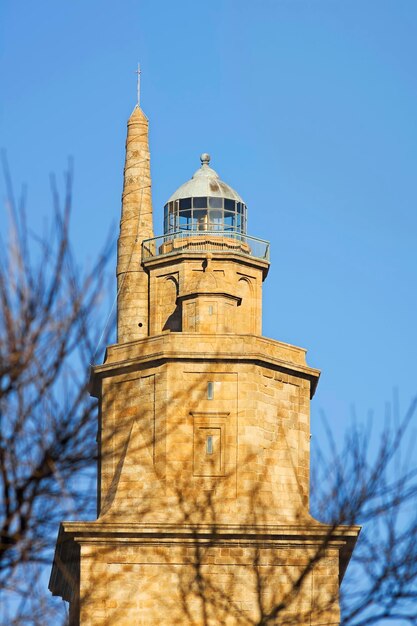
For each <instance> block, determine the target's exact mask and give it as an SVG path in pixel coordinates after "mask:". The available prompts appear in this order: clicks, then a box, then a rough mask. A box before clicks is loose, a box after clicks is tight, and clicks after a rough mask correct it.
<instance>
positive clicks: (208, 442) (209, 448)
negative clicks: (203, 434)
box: [206, 435, 213, 454]
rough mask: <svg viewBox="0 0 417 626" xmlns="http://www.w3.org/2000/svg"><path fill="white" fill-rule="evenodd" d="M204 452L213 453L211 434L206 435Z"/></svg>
mask: <svg viewBox="0 0 417 626" xmlns="http://www.w3.org/2000/svg"><path fill="white" fill-rule="evenodd" d="M206 454H213V435H208V436H207V439H206Z"/></svg>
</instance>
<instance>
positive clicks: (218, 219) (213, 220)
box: [210, 209, 223, 230]
mask: <svg viewBox="0 0 417 626" xmlns="http://www.w3.org/2000/svg"><path fill="white" fill-rule="evenodd" d="M210 230H223V211H222V210H218V209H217V210H216V209H211V210H210Z"/></svg>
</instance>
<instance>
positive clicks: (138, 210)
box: [117, 105, 153, 343]
mask: <svg viewBox="0 0 417 626" xmlns="http://www.w3.org/2000/svg"><path fill="white" fill-rule="evenodd" d="M150 237H153V225H152V195H151V172H150V155H149V141H148V119H147V117H146V115H145V114H144V113H143V111H142V109H141V108H140V107H139V106H138V105H136V106H135V108H134V110H133V113H132V115H131V116H130V118H129V120H128V123H127V138H126V160H125V169H124V184H123V196H122V216H121V221H120V236H119V242H118V249H117V252H118V255H117V288H118V301H117V341H118V343H124V342H126V341H134V340H135V339H140V338H141V337H146V336H147V334H148V276H147V274H146V273H145V272H144V270H143V268H142V266H141V245H142V241H143V240H144V239H149V238H150Z"/></svg>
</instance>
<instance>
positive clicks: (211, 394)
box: [207, 382, 214, 400]
mask: <svg viewBox="0 0 417 626" xmlns="http://www.w3.org/2000/svg"><path fill="white" fill-rule="evenodd" d="M213 397H214V383H212V382H209V383H207V400H213Z"/></svg>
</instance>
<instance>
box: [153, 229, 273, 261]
mask: <svg viewBox="0 0 417 626" xmlns="http://www.w3.org/2000/svg"><path fill="white" fill-rule="evenodd" d="M183 252H184V253H185V252H220V253H230V252H233V253H235V254H242V255H244V256H250V257H255V258H257V259H262V260H264V261H269V241H264V240H263V239H258V238H257V237H249V236H248V235H242V233H239V232H235V231H232V230H211V231H209V230H204V231H196V230H189V231H186V230H180V231H177V232H175V233H169V234H166V235H160V236H159V237H153V238H152V239H145V240H144V241H143V243H142V261H146V260H147V259H150V258H154V257H162V256H169V255H173V254H179V253H183Z"/></svg>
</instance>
